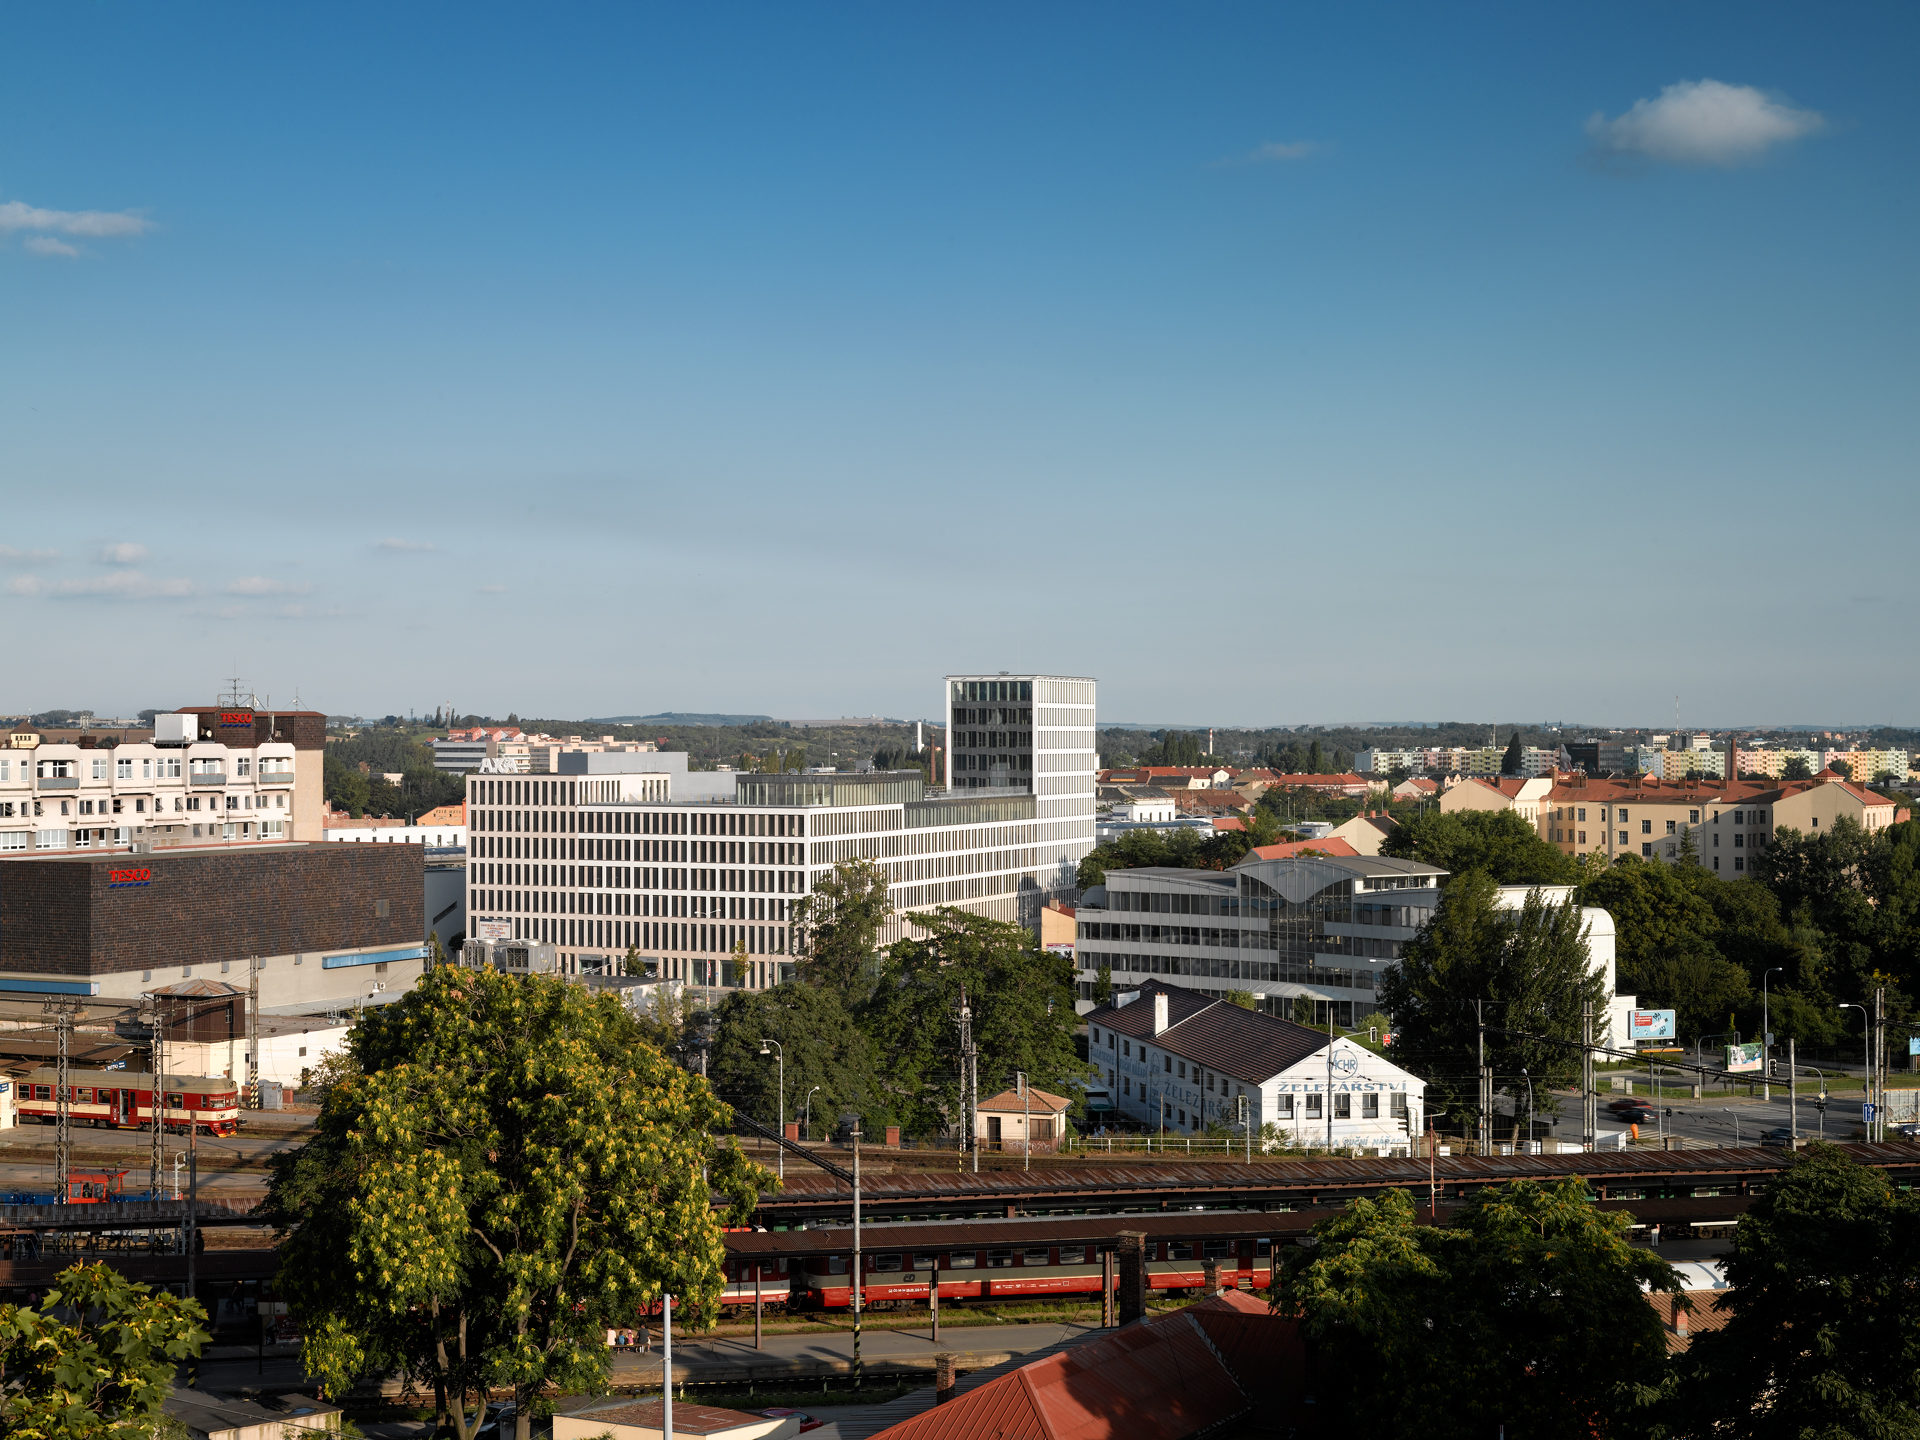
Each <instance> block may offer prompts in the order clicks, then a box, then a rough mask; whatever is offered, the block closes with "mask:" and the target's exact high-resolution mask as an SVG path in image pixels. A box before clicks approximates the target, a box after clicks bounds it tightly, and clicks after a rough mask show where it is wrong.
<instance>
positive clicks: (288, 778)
mask: <svg viewBox="0 0 1920 1440" xmlns="http://www.w3.org/2000/svg"><path fill="white" fill-rule="evenodd" d="M254 780H255V783H257V784H260V785H291V784H293V771H291V770H268V771H263V772H262V773H261V774H259V775H256V776H255V777H254Z"/></svg>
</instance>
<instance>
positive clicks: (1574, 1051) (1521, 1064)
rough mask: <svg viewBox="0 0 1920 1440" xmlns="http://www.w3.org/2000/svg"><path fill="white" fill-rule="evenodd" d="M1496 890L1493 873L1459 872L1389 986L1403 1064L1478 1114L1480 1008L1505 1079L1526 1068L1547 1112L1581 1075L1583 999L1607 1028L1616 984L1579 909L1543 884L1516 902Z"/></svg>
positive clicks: (1498, 1073) (1491, 1052)
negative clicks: (1545, 893)
mask: <svg viewBox="0 0 1920 1440" xmlns="http://www.w3.org/2000/svg"><path fill="white" fill-rule="evenodd" d="M1496 891H1497V887H1496V886H1495V885H1494V883H1493V881H1492V880H1491V879H1490V878H1488V876H1487V875H1486V874H1485V873H1484V872H1482V871H1478V870H1472V871H1469V872H1467V873H1466V874H1465V875H1462V876H1459V877H1457V878H1456V879H1455V880H1454V881H1453V883H1452V884H1450V885H1449V886H1447V888H1446V890H1445V891H1444V892H1443V893H1442V894H1441V896H1440V904H1439V905H1438V907H1437V908H1436V909H1435V911H1434V916H1433V919H1432V920H1430V921H1428V922H1427V924H1426V926H1425V927H1424V928H1423V929H1422V930H1421V931H1420V933H1419V934H1418V935H1416V936H1415V937H1414V938H1413V939H1412V940H1410V941H1408V942H1407V945H1406V948H1405V950H1404V951H1403V953H1402V955H1401V959H1400V963H1399V964H1398V965H1397V966H1395V967H1394V968H1393V969H1392V970H1391V971H1389V972H1388V973H1387V975H1386V978H1385V979H1384V981H1383V982H1382V984H1381V988H1380V1007H1381V1008H1382V1009H1383V1010H1385V1011H1386V1012H1387V1013H1388V1014H1390V1015H1392V1016H1393V1019H1394V1025H1395V1027H1396V1029H1397V1031H1398V1033H1397V1035H1396V1037H1395V1040H1394V1057H1395V1061H1396V1063H1398V1064H1401V1065H1404V1066H1406V1067H1407V1068H1408V1069H1410V1070H1412V1071H1413V1072H1414V1073H1415V1074H1418V1075H1425V1076H1427V1077H1428V1081H1427V1085H1428V1097H1429V1100H1430V1102H1431V1101H1434V1100H1437V1101H1438V1102H1439V1104H1440V1106H1441V1108H1444V1109H1446V1110H1447V1111H1448V1112H1449V1113H1450V1114H1452V1115H1455V1116H1467V1115H1473V1114H1477V1113H1478V1108H1479V1084H1478V1078H1477V1065H1478V1059H1477V1057H1478V1055H1479V1038H1480V1031H1479V1016H1480V1015H1482V1014H1484V1016H1485V1019H1486V1025H1487V1031H1486V1063H1487V1065H1488V1066H1489V1067H1490V1068H1491V1069H1492V1070H1493V1073H1494V1078H1495V1084H1496V1088H1498V1089H1502V1090H1506V1091H1508V1092H1509V1093H1514V1094H1517V1093H1518V1092H1519V1090H1520V1089H1521V1088H1522V1086H1523V1084H1524V1081H1523V1078H1522V1072H1523V1071H1524V1072H1525V1075H1526V1076H1527V1077H1529V1078H1530V1079H1531V1081H1532V1086H1533V1091H1534V1096H1535V1101H1536V1104H1537V1105H1538V1106H1539V1108H1541V1109H1543V1110H1544V1109H1546V1108H1547V1107H1548V1106H1550V1105H1551V1103H1552V1099H1551V1095H1550V1091H1551V1089H1552V1087H1555V1086H1561V1085H1566V1084H1568V1083H1571V1082H1572V1081H1573V1080H1574V1078H1575V1077H1576V1076H1577V1075H1578V1074H1579V1071H1580V1045H1579V1042H1580V1040H1581V1033H1582V1014H1581V1007H1582V1005H1583V1003H1586V1002H1591V1003H1592V1005H1593V1010H1594V1017H1595V1021H1596V1024H1595V1034H1596V1036H1599V1035H1601V1034H1604V1027H1605V1020H1606V1014H1607V999H1608V996H1607V995H1606V993H1605V992H1606V984H1605V980H1604V979H1603V977H1601V976H1599V975H1596V974H1594V973H1593V971H1592V969H1591V968H1590V965H1591V962H1590V960H1589V956H1588V952H1587V943H1586V940H1585V939H1584V938H1583V937H1582V929H1583V925H1584V921H1583V917H1582V916H1581V914H1580V910H1579V907H1578V906H1577V905H1575V904H1574V903H1573V902H1572V901H1568V902H1567V903H1565V904H1559V905H1555V904H1551V903H1549V902H1548V901H1547V900H1546V899H1544V898H1543V897H1542V895H1541V893H1540V892H1539V891H1538V890H1534V891H1530V892H1528V895H1527V899H1526V902H1525V904H1524V905H1522V906H1521V907H1520V908H1519V909H1517V910H1512V909H1506V908H1503V907H1501V906H1499V905H1498V904H1497V903H1496V898H1497V897H1496ZM1476 1001H1478V1002H1480V1007H1481V1008H1480V1009H1479V1010H1478V1011H1476V1009H1475V1002H1476ZM1532 1037H1541V1038H1532ZM1516 1108H1517V1107H1516Z"/></svg>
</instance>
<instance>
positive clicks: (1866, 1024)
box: [1840, 1004, 1873, 1140]
mask: <svg viewBox="0 0 1920 1440" xmlns="http://www.w3.org/2000/svg"><path fill="white" fill-rule="evenodd" d="M1840 1008H1841V1009H1842V1010H1858V1011H1859V1012H1860V1033H1861V1036H1862V1045H1863V1051H1862V1054H1861V1057H1860V1058H1861V1059H1862V1060H1863V1061H1865V1062H1866V1068H1865V1069H1864V1070H1862V1071H1861V1072H1860V1093H1861V1107H1860V1118H1861V1119H1862V1120H1866V1126H1867V1139H1869V1140H1871V1139H1873V1122H1872V1121H1871V1120H1867V1119H1866V1117H1867V1109H1866V1107H1867V1106H1869V1105H1871V1104H1872V1103H1873V1017H1872V1016H1870V1015H1869V1014H1867V1007H1866V1006H1864V1005H1852V1004H1847V1005H1842V1006H1841V1007H1840Z"/></svg>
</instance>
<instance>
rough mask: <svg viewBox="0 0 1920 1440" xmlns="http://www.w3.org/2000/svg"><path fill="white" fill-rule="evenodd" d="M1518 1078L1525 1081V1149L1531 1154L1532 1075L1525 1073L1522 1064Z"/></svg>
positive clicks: (1525, 1068)
mask: <svg viewBox="0 0 1920 1440" xmlns="http://www.w3.org/2000/svg"><path fill="white" fill-rule="evenodd" d="M1520 1078H1521V1079H1523V1080H1525V1081H1526V1082H1527V1149H1526V1153H1527V1154H1529V1155H1531V1154H1532V1153H1533V1076H1531V1075H1529V1074H1528V1073H1527V1067H1526V1066H1524V1065H1522V1066H1521V1067H1520Z"/></svg>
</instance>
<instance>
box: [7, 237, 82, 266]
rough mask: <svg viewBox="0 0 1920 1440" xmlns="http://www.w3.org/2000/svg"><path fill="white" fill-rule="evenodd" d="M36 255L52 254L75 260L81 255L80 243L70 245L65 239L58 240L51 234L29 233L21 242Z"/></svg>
mask: <svg viewBox="0 0 1920 1440" xmlns="http://www.w3.org/2000/svg"><path fill="white" fill-rule="evenodd" d="M21 244H23V245H24V246H25V247H26V248H27V249H29V250H31V251H32V252H33V253H34V254H35V255H52V256H56V257H57V258H59V259H61V260H74V259H77V258H78V257H79V255H80V247H79V246H78V245H69V244H67V242H66V241H64V240H56V239H54V238H53V237H52V236H51V235H29V236H28V237H27V238H26V239H25V240H23V241H22V242H21Z"/></svg>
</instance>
